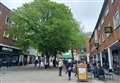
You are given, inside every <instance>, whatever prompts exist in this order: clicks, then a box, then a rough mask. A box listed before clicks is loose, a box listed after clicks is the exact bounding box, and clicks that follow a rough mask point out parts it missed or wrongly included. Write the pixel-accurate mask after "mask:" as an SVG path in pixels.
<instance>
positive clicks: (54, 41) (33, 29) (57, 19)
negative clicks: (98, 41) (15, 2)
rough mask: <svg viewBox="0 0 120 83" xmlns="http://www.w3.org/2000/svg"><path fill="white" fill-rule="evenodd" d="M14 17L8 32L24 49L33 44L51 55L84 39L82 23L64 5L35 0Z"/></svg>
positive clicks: (20, 8) (14, 14) (81, 42)
mask: <svg viewBox="0 0 120 83" xmlns="http://www.w3.org/2000/svg"><path fill="white" fill-rule="evenodd" d="M11 20H12V21H13V22H14V24H13V25H12V26H9V27H10V28H9V29H8V32H9V34H10V35H11V37H16V38H17V45H18V46H20V47H21V48H22V49H24V50H25V49H27V48H28V46H31V47H34V48H36V49H38V50H39V51H40V52H44V53H45V54H46V55H47V56H49V54H52V55H56V53H57V52H65V51H67V50H69V49H71V48H77V47H79V46H80V44H83V42H84V35H83V33H82V32H80V30H79V25H78V23H77V22H76V20H75V19H74V18H73V15H72V13H71V10H70V9H69V8H68V7H67V6H65V5H64V4H58V3H56V2H52V1H50V0H34V1H33V2H31V3H27V4H24V5H23V6H22V7H19V8H17V9H16V10H13V11H12V12H11Z"/></svg>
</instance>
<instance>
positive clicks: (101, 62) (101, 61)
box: [100, 52, 103, 66]
mask: <svg viewBox="0 0 120 83" xmlns="http://www.w3.org/2000/svg"><path fill="white" fill-rule="evenodd" d="M100 64H101V66H103V60H102V52H100Z"/></svg>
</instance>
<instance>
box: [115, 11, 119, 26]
mask: <svg viewBox="0 0 120 83" xmlns="http://www.w3.org/2000/svg"><path fill="white" fill-rule="evenodd" d="M113 19H114V26H115V28H117V27H118V26H119V25H120V13H119V11H116V13H115V15H114V18H113Z"/></svg>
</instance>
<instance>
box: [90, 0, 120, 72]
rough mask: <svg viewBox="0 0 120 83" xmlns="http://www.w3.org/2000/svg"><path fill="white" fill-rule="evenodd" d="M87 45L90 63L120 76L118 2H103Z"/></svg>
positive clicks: (119, 8) (119, 10)
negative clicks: (88, 45)
mask: <svg viewBox="0 0 120 83" xmlns="http://www.w3.org/2000/svg"><path fill="white" fill-rule="evenodd" d="M89 44H90V57H91V60H92V61H96V62H100V63H101V65H102V66H105V67H106V68H107V69H113V70H114V71H115V72H116V73H118V74H120V0H104V4H103V7H102V10H101V13H100V15H99V18H98V21H97V24H96V26H95V29H94V31H93V34H92V36H91V38H90V40H89Z"/></svg>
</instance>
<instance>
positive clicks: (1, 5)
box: [0, 2, 11, 11]
mask: <svg viewBox="0 0 120 83" xmlns="http://www.w3.org/2000/svg"><path fill="white" fill-rule="evenodd" d="M0 5H1V6H3V7H5V8H6V9H8V10H9V11H11V10H10V9H9V8H8V7H7V6H5V5H4V4H3V3H1V2H0Z"/></svg>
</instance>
